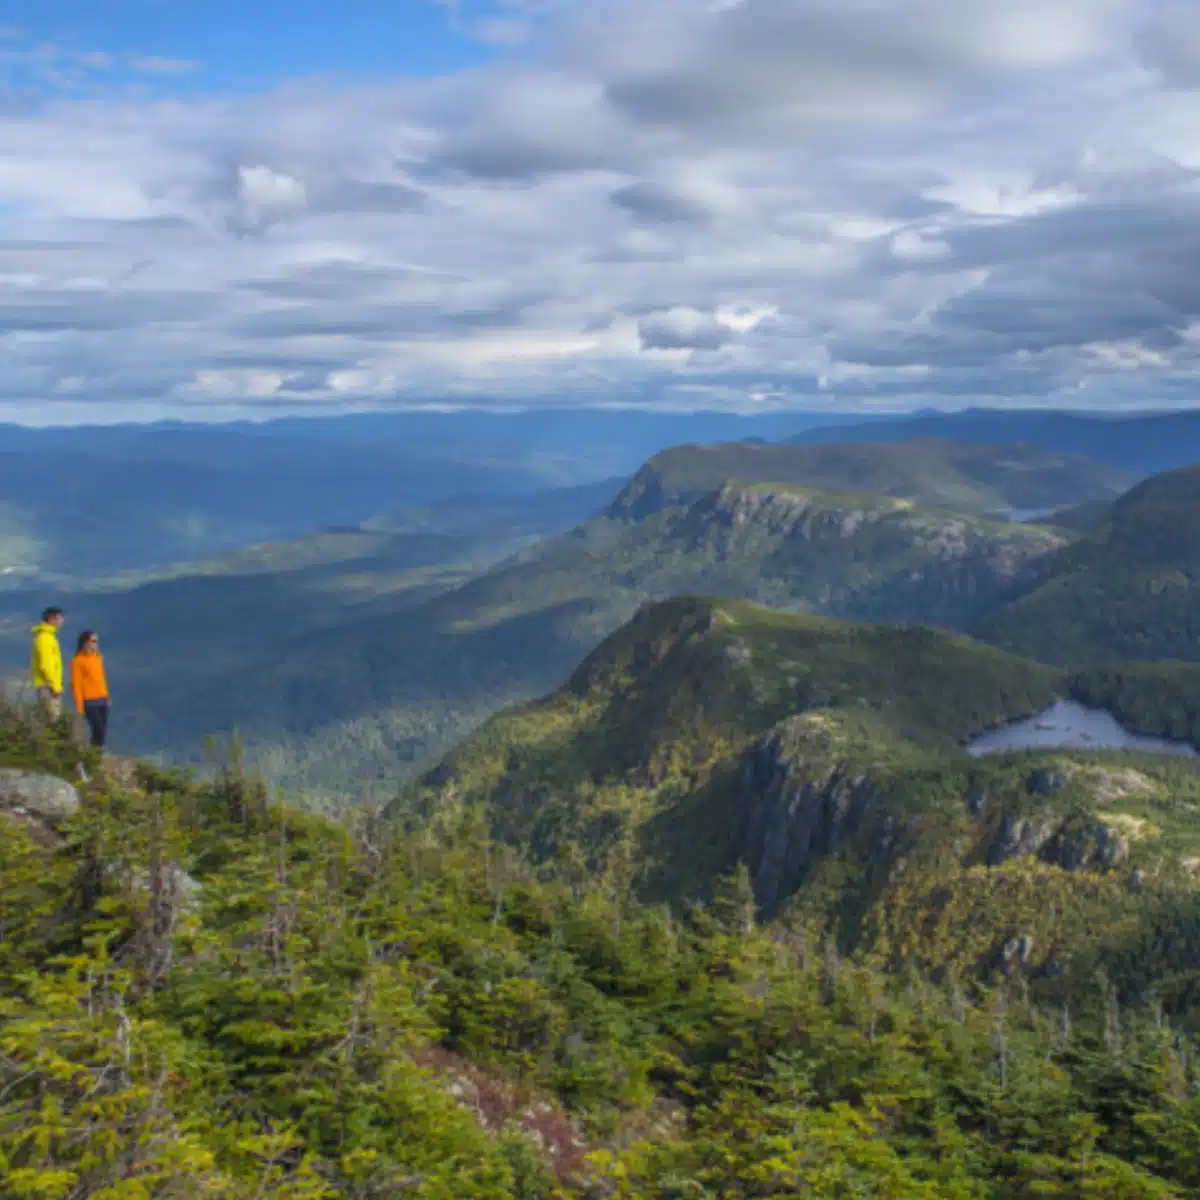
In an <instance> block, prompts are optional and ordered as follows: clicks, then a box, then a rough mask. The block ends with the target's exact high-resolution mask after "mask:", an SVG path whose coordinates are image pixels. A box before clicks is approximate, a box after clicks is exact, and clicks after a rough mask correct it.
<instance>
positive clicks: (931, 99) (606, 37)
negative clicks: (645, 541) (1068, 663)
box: [0, 0, 1200, 422]
mask: <svg viewBox="0 0 1200 1200" xmlns="http://www.w3.org/2000/svg"><path fill="white" fill-rule="evenodd" d="M0 348H2V355H3V357H2V361H3V364H4V368H5V369H4V370H3V371H2V372H0V419H7V420H26V421H37V422H47V421H55V422H71V421H89V422H91V421H105V420H116V419H131V418H133V419H138V418H145V419H155V418H159V417H163V416H178V417H184V418H186V419H193V420H194V419H204V418H205V417H211V416H213V415H216V414H220V415H222V416H229V415H233V414H238V415H245V416H266V415H273V414H277V413H283V412H294V411H312V412H318V411H328V410H330V409H343V410H344V409H357V408H375V407H391V406H405V405H414V404H429V403H434V404H441V405H446V404H452V405H486V404H494V405H504V406H512V405H514V404H519V405H525V404H554V405H561V404H564V403H575V404H581V405H583V404H612V403H626V404H639V405H646V406H654V407H662V408H677V409H688V408H729V409H736V410H740V411H756V410H769V409H778V408H787V407H791V408H799V409H807V410H812V409H828V410H855V411H863V410H868V411H887V410H895V409H911V408H930V407H933V408H961V407H965V406H969V405H992V406H1040V407H1047V406H1049V407H1055V408H1070V409H1088V410H1096V409H1100V410H1124V409H1163V408H1180V407H1190V406H1194V405H1196V404H1197V403H1198V402H1200V388H1198V387H1197V378H1198V375H1197V370H1198V366H1200V4H1196V3H1173V2H1171V0H1054V2H1053V3H1049V2H1047V0H1004V2H1003V3H997V0H457V2H452V0H393V2H392V3H391V4H390V5H383V4H379V3H378V2H377V0H369V2H365V0H343V3H341V4H340V5H336V6H335V5H330V4H328V3H322V4H317V3H315V2H314V0H291V2H289V3H286V4H285V3H283V2H282V0H256V3H254V4H243V3H234V0H210V2H209V3H208V4H205V5H196V4H185V3H183V2H182V0H87V2H85V0H55V2H54V3H53V4H47V3H45V0H7V3H6V4H5V5H4V7H3V17H2V20H0Z"/></svg>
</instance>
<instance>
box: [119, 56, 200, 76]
mask: <svg viewBox="0 0 1200 1200" xmlns="http://www.w3.org/2000/svg"><path fill="white" fill-rule="evenodd" d="M127 61H128V63H129V66H130V67H132V68H133V70H135V71H141V72H142V73H143V74H145V75H184V74H186V73H187V72H189V71H194V70H195V69H196V66H197V64H196V63H194V62H192V61H191V60H189V59H184V58H159V57H156V56H155V55H153V54H134V55H131V56H130V57H129V58H128V59H127Z"/></svg>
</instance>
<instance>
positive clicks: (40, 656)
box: [33, 622, 63, 695]
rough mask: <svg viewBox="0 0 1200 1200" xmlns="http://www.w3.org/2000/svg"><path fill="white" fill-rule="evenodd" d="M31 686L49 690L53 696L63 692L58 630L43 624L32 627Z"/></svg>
mask: <svg viewBox="0 0 1200 1200" xmlns="http://www.w3.org/2000/svg"><path fill="white" fill-rule="evenodd" d="M33 686H34V687H45V688H49V689H50V690H51V691H52V692H54V693H55V695H58V694H59V693H61V692H62V690H63V664H62V651H61V650H60V649H59V648H58V630H56V629H55V628H54V626H53V625H47V624H45V623H44V622H43V623H42V624H41V625H35V626H34V627H33Z"/></svg>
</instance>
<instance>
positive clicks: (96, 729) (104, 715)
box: [83, 700, 108, 746]
mask: <svg viewBox="0 0 1200 1200" xmlns="http://www.w3.org/2000/svg"><path fill="white" fill-rule="evenodd" d="M83 715H84V717H85V718H86V719H87V723H88V728H89V729H90V730H91V731H92V745H93V746H103V745H104V739H105V738H106V737H107V736H108V701H107V700H89V701H88V702H87V703H86V704H85V705H84V706H83Z"/></svg>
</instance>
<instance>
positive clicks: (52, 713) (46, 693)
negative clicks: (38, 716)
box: [38, 687, 62, 721]
mask: <svg viewBox="0 0 1200 1200" xmlns="http://www.w3.org/2000/svg"><path fill="white" fill-rule="evenodd" d="M38 699H39V700H40V701H41V702H42V708H43V710H44V711H45V713H46V716H48V717H49V718H50V720H52V721H57V720H58V718H59V714H60V713H61V712H62V697H61V696H56V695H55V694H54V693H53V692H52V691H51V690H50V689H49V688H48V687H40V688H38Z"/></svg>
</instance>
